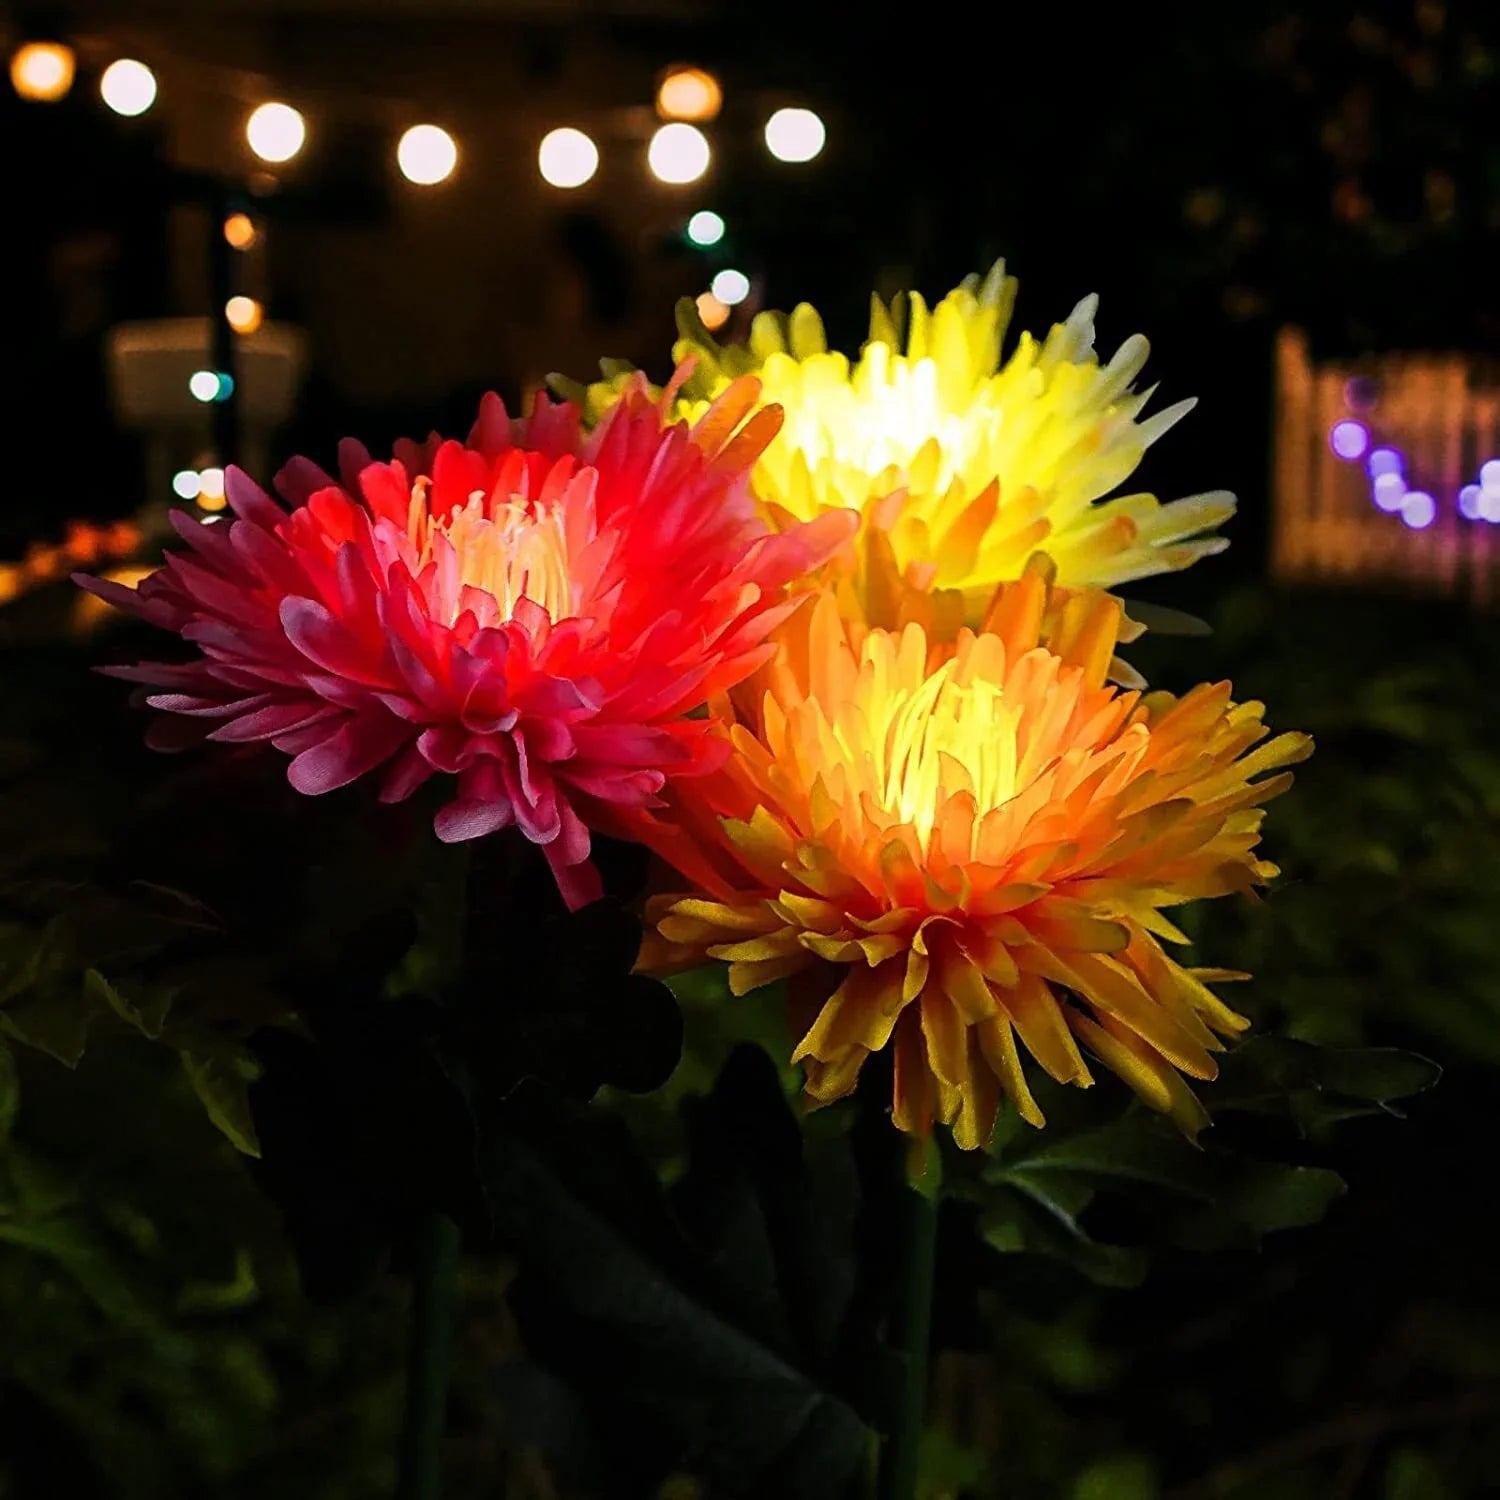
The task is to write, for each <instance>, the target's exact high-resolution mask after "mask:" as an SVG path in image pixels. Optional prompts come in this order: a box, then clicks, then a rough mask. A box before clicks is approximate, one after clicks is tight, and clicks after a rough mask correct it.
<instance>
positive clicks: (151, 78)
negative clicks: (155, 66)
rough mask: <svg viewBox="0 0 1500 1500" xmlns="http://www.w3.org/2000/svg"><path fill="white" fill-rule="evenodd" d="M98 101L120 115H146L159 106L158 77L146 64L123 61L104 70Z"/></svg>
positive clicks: (127, 59)
mask: <svg viewBox="0 0 1500 1500" xmlns="http://www.w3.org/2000/svg"><path fill="white" fill-rule="evenodd" d="M99 97H100V98H101V99H103V100H104V102H105V103H106V104H107V105H109V107H110V108H111V109H112V110H114V112H115V113H116V114H117V115H127V116H131V117H134V116H135V115H143V114H145V113H146V111H147V110H148V109H150V108H151V106H152V105H153V104H155V103H156V74H155V73H153V72H152V71H151V69H150V68H148V67H147V66H146V65H145V63H142V62H137V61H136V60H135V59H134V58H133V57H122V58H121V59H120V60H119V61H118V62H112V63H111V64H110V65H109V66H108V67H107V68H106V69H105V70H104V73H103V75H102V76H101V78H100V79H99Z"/></svg>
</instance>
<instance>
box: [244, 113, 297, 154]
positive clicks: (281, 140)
mask: <svg viewBox="0 0 1500 1500" xmlns="http://www.w3.org/2000/svg"><path fill="white" fill-rule="evenodd" d="M245 139H246V140H247V141H249V142H250V149H251V150H252V151H253V152H254V153H255V154H256V155H257V156H258V157H260V159H261V160H262V161H270V162H282V161H290V160H291V159H292V158H293V157H294V156H295V155H296V154H297V153H298V152H299V151H300V150H301V149H302V146H303V143H304V142H305V141H306V140H307V124H306V122H305V121H304V120H303V118H302V116H301V115H300V114H298V113H297V111H296V110H295V109H293V108H292V106H291V105H290V104H262V105H261V106H260V107H259V108H258V109H255V110H253V111H252V112H251V115H250V118H249V119H248V120H246V121H245Z"/></svg>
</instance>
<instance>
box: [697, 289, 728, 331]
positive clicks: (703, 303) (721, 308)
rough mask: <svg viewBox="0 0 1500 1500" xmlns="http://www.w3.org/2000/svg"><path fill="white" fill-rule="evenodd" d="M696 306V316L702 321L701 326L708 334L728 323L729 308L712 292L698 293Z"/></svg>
mask: <svg viewBox="0 0 1500 1500" xmlns="http://www.w3.org/2000/svg"><path fill="white" fill-rule="evenodd" d="M696 305H697V308H698V316H699V317H700V318H702V319H703V326H704V327H705V328H706V329H708V331H709V332H710V333H712V332H713V331H714V329H716V328H722V327H723V326H724V325H725V324H726V323H727V322H728V321H729V308H728V307H727V306H726V305H725V304H724V303H722V302H720V301H719V299H718V298H717V297H715V296H714V294H713V293H712V292H700V293H699V294H698V298H697V304H696Z"/></svg>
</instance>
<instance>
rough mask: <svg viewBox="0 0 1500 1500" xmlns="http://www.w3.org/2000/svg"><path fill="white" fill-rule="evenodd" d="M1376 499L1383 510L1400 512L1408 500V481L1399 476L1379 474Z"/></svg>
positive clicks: (1375, 493)
mask: <svg viewBox="0 0 1500 1500" xmlns="http://www.w3.org/2000/svg"><path fill="white" fill-rule="evenodd" d="M1374 497H1375V504H1376V505H1378V506H1379V507H1380V509H1381V510H1384V511H1396V510H1400V509H1401V502H1402V501H1403V500H1405V498H1406V481H1405V480H1404V479H1403V478H1402V477H1401V476H1400V475H1399V474H1377V475H1376V477H1375V488H1374Z"/></svg>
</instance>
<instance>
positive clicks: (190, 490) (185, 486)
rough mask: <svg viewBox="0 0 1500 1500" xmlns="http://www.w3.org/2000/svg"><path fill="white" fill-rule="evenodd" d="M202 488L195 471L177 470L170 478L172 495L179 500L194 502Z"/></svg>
mask: <svg viewBox="0 0 1500 1500" xmlns="http://www.w3.org/2000/svg"><path fill="white" fill-rule="evenodd" d="M202 488H203V483H202V481H201V480H200V479H199V478H198V471H197V470H196V469H179V470H178V471H177V472H176V473H175V474H174V475H173V476H172V493H173V494H174V495H176V496H177V498H178V499H179V500H196V499H197V498H198V491H199V490H201V489H202Z"/></svg>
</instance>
